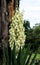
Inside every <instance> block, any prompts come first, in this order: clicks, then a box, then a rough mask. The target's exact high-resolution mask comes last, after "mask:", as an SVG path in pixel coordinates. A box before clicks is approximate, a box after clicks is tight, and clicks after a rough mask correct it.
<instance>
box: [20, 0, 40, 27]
mask: <svg viewBox="0 0 40 65" xmlns="http://www.w3.org/2000/svg"><path fill="white" fill-rule="evenodd" d="M23 9H24V11H25V12H24V19H27V20H29V21H30V24H31V27H32V26H33V25H34V24H35V23H39V22H40V0H21V2H20V11H22V10H23Z"/></svg>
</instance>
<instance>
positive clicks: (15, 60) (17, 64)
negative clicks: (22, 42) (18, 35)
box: [4, 43, 36, 65]
mask: <svg viewBox="0 0 40 65" xmlns="http://www.w3.org/2000/svg"><path fill="white" fill-rule="evenodd" d="M15 48H16V46H15V43H14V48H13V50H11V55H10V58H9V54H8V50H7V49H6V48H4V65H32V64H33V63H34V60H35V57H36V53H35V54H34V56H33V58H32V59H31V56H32V52H30V45H27V48H25V47H23V49H21V47H20V49H19V53H18V55H17V57H16V52H15V51H16V49H15ZM30 61H31V62H30Z"/></svg>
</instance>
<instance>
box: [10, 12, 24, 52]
mask: <svg viewBox="0 0 40 65" xmlns="http://www.w3.org/2000/svg"><path fill="white" fill-rule="evenodd" d="M23 23H24V22H23V14H22V13H20V12H19V11H16V12H15V15H14V16H13V17H12V23H11V25H10V30H9V33H10V35H9V37H10V39H9V44H10V47H11V49H12V50H13V46H14V42H15V45H16V51H18V50H19V48H20V46H21V47H23V46H24V42H25V33H24V31H25V28H24V26H23Z"/></svg>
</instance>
